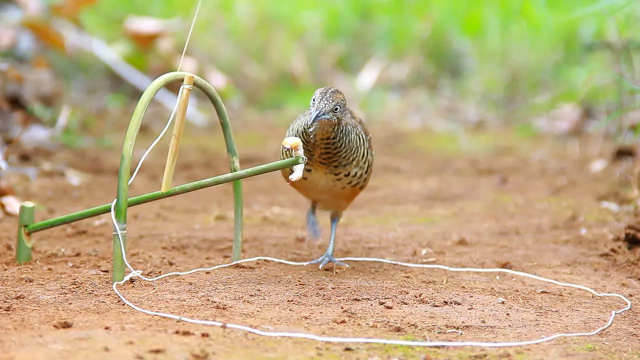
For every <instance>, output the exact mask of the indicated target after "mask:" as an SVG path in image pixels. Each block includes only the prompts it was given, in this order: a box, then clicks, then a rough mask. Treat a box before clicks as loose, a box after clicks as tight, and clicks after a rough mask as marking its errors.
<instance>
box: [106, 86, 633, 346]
mask: <svg viewBox="0 0 640 360" xmlns="http://www.w3.org/2000/svg"><path fill="white" fill-rule="evenodd" d="M180 91H182V87H181V88H180ZM178 98H179V97H178ZM177 106H178V104H177V103H176V106H175V107H174V109H173V111H172V112H171V116H170V117H169V121H168V123H167V126H165V128H164V129H163V131H162V132H161V133H160V135H158V137H157V138H156V140H155V141H154V142H153V143H152V144H151V146H150V147H149V149H147V151H146V152H145V153H144V155H143V156H142V158H141V159H140V162H139V163H138V165H137V167H136V170H135V172H134V173H133V175H132V177H131V179H130V180H129V185H130V184H131V183H132V182H133V180H134V179H135V177H136V175H137V174H138V171H139V170H140V168H141V166H142V163H143V162H144V161H145V160H146V158H147V156H148V155H149V153H150V152H151V150H152V149H153V148H154V147H155V145H156V144H157V143H158V142H159V141H160V139H161V138H162V136H164V134H165V133H166V130H167V129H168V128H169V125H170V124H171V122H172V121H173V117H174V116H175V112H176V109H177ZM116 201H117V199H114V200H113V203H112V204H111V221H112V222H113V226H114V229H115V233H116V234H117V235H118V239H119V241H120V249H121V251H122V258H123V261H124V263H125V265H126V266H127V268H128V269H129V271H130V273H129V274H128V275H127V276H125V277H124V279H123V280H122V281H120V282H116V283H114V284H113V291H114V292H115V293H116V294H117V295H118V297H120V299H121V300H122V301H123V302H124V303H125V304H126V305H128V306H129V307H131V308H133V309H135V310H137V311H139V312H142V313H145V314H148V315H152V316H159V317H164V318H169V319H175V320H179V321H184V322H189V323H194V324H201V325H209V326H217V327H223V328H230V329H237V330H242V331H246V332H250V333H253V334H256V335H261V336H269V337H287V338H300V339H309V340H316V341H322V342H334V343H375V344H387V345H407V346H429V347H433V346H446V347H455V346H480V347H509V346H523V345H533V344H540V343H543V342H547V341H551V340H554V339H557V338H561V337H578V336H591V335H596V334H598V333H600V332H602V331H604V330H605V329H607V328H608V327H610V326H611V324H613V320H614V319H615V317H616V315H617V314H620V313H622V312H624V311H627V310H629V309H631V301H629V299H627V298H626V297H625V296H623V295H620V294H614V293H599V292H597V291H595V290H593V289H591V288H588V287H586V286H583V285H577V284H571V283H567V282H561V281H557V280H553V279H548V278H544V277H542V276H538V275H533V274H528V273H524V272H520V271H514V270H509V269H482V268H454V267H449V266H445V265H437V264H413V263H405V262H400V261H393V260H387V259H379V258H362V257H347V258H340V259H338V260H339V261H361V262H378V263H385V264H392V265H399V266H406V267H411V268H422V269H441V270H446V271H452V272H481V273H506V274H511V275H515V276H522V277H526V278H530V279H534V280H538V281H542V282H547V283H551V284H555V285H558V286H564V287H571V288H575V289H579V290H584V291H587V292H589V293H591V294H592V295H594V296H598V297H616V298H619V299H622V300H623V301H624V302H625V303H626V306H625V307H623V308H621V309H618V310H613V311H611V316H610V317H609V320H608V321H607V323H606V324H605V325H603V326H602V327H600V328H598V329H596V330H593V331H590V332H577V333H559V334H554V335H550V336H545V337H542V338H540V339H533V340H525V341H507V342H482V341H412V340H395V339H382V338H357V337H336V336H320V335H315V334H309V333H298V332H279V331H265V330H260V329H256V328H252V327H249V326H245V325H239V324H233V323H222V322H219V321H212V320H200V319H192V318H189V317H185V316H180V315H175V314H170V313H163V312H158V311H153V310H147V309H144V308H142V307H140V306H137V305H135V304H133V303H132V302H130V301H129V300H127V299H126V298H125V296H124V295H122V293H120V291H119V290H118V285H122V284H124V283H125V282H127V281H129V280H130V279H132V278H140V279H142V280H144V281H148V282H153V281H157V280H160V279H163V278H166V277H170V276H185V275H190V274H193V273H196V272H201V271H213V270H217V269H221V268H226V267H230V266H234V265H238V264H242V263H246V262H253V261H258V260H265V261H272V262H277V263H281V264H285V265H292V266H305V265H309V264H310V262H294V261H288V260H283V259H277V258H271V257H254V258H250V259H244V260H239V261H236V262H232V263H229V264H221V265H216V266H212V267H209V268H198V269H193V270H189V271H181V272H171V273H167V274H163V275H160V276H156V277H152V278H147V277H145V276H143V275H142V272H141V271H139V270H135V269H134V268H133V267H132V266H131V264H129V261H128V260H127V256H126V251H125V249H124V241H123V239H122V231H121V230H120V227H119V226H118V223H117V221H116V218H115V205H116Z"/></svg>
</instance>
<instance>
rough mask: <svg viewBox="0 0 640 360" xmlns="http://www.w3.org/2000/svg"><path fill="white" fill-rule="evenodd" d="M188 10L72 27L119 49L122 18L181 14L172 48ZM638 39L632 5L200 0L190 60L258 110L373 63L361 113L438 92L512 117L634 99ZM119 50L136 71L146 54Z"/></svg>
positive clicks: (532, 0)
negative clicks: (379, 64)
mask: <svg viewBox="0 0 640 360" xmlns="http://www.w3.org/2000/svg"><path fill="white" fill-rule="evenodd" d="M195 3H196V2H195V1H193V0H190V1H185V0H163V1H154V2H150V1H146V0H110V1H99V2H98V3H97V4H96V5H95V6H92V7H90V8H87V10H85V11H84V12H83V14H82V16H81V23H82V25H83V27H84V28H85V29H87V30H88V31H89V32H90V33H92V34H94V35H96V36H99V37H102V38H104V39H106V40H107V41H109V42H111V43H117V42H123V41H127V40H124V39H126V37H125V36H124V35H123V29H122V27H121V24H122V23H123V21H124V20H125V19H126V17H127V16H129V15H148V16H154V17H159V18H182V19H183V20H182V22H181V26H180V28H179V30H176V31H175V32H174V34H173V36H174V39H175V43H176V45H177V47H178V48H179V50H181V46H182V44H183V43H184V40H185V38H186V34H187V30H188V25H189V22H190V19H191V15H192V12H193V9H194V6H195ZM638 34H640V2H638V1H634V0H631V1H629V0H546V1H545V0H473V1H454V0H406V1H394V0H350V1H344V0H324V1H316V0H300V1H281V0H261V1H253V0H215V1H207V0H203V3H202V8H201V11H200V16H199V18H198V22H197V23H196V27H195V31H194V34H193V37H192V43H191V46H190V48H189V51H188V53H189V54H191V55H192V56H194V57H195V58H197V59H198V60H199V62H200V63H201V64H213V65H215V67H216V68H217V69H219V70H220V71H222V72H223V73H224V74H226V75H227V76H228V77H229V78H230V79H231V81H232V86H231V87H230V88H231V89H232V90H229V91H228V93H227V94H226V95H227V96H232V97H238V98H240V99H241V102H242V103H243V104H248V105H249V106H255V107H258V108H261V109H272V108H283V107H284V108H297V109H299V108H300V107H301V106H304V104H306V103H307V102H308V98H309V96H310V93H311V92H312V91H313V90H314V89H315V88H316V87H319V86H325V85H336V86H338V87H340V86H347V87H348V86H350V85H345V84H353V83H354V82H355V78H356V76H357V75H358V73H359V72H360V71H361V70H362V68H363V67H364V66H365V64H367V62H368V61H370V59H372V58H376V59H381V60H382V61H383V62H384V64H385V68H384V70H383V72H382V75H381V76H380V78H379V79H378V82H377V84H376V86H375V87H374V89H372V90H371V91H369V92H367V93H366V94H363V96H362V98H361V99H358V103H359V106H360V107H362V108H363V109H364V110H365V111H367V112H375V111H377V109H380V108H385V107H387V106H391V105H392V104H393V103H394V102H398V101H400V100H406V99H409V98H413V99H414V100H413V101H414V102H415V103H416V106H417V107H418V108H420V106H421V101H422V102H429V101H430V100H424V101H423V99H425V98H426V97H428V96H441V95H443V96H448V97H451V98H452V99H454V102H455V101H458V100H455V99H459V101H460V103H461V104H465V99H468V100H469V101H471V102H472V103H474V104H479V106H480V107H482V108H483V109H484V110H486V111H490V112H492V113H495V114H497V115H498V116H499V117H501V118H503V119H506V120H507V121H516V120H517V119H519V118H526V117H530V116H532V115H533V114H537V113H540V112H542V111H544V110H546V109H550V108H552V107H554V106H555V105H557V104H558V103H561V102H575V103H580V104H583V105H586V106H591V107H600V108H605V109H610V108H612V107H616V106H620V103H621V99H622V98H624V97H627V96H631V97H632V98H633V96H634V95H633V92H634V90H633V89H630V88H629V87H623V86H621V85H620V79H619V78H618V77H617V76H616V73H624V75H625V77H626V78H628V79H630V80H631V81H633V80H634V79H636V78H637V76H636V74H637V71H636V69H635V68H634V65H633V60H634V58H636V57H637V56H636V55H637V54H636V52H637V49H635V47H634V44H639V43H640V39H639V38H638V36H639V35H638ZM129 55H130V57H132V58H133V59H130V61H131V62H132V63H133V64H135V65H136V66H138V67H139V68H141V69H143V70H145V69H146V67H148V66H150V65H149V64H150V63H151V62H152V61H153V56H155V55H154V54H153V53H152V52H151V53H145V52H144V51H140V50H138V51H132V52H131V53H130V54H129ZM169 70H172V69H169V68H167V69H166V71H169ZM236 90H237V91H236ZM356 90H357V89H355V90H354V91H356ZM407 94H414V95H415V94H417V95H415V96H413V97H411V96H408V95H407ZM365 95H366V96H365ZM423 95H424V96H423ZM367 99H369V100H368V101H367ZM633 99H634V98H633ZM390 104H391V105H390ZM628 105H629V104H627V105H626V106H628ZM422 106H424V104H422ZM462 106H464V105H462ZM403 116H404V115H403Z"/></svg>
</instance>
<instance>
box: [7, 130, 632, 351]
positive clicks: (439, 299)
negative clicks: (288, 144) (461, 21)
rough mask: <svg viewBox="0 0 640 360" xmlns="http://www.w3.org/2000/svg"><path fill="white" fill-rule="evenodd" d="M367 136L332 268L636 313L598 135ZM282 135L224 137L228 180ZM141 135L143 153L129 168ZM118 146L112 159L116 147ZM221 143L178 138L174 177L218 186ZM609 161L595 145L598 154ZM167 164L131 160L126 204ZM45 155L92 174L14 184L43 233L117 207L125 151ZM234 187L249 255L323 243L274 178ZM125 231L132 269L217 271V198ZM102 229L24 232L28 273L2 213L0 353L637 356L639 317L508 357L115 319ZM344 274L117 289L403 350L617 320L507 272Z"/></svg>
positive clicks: (482, 286)
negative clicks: (366, 167)
mask: <svg viewBox="0 0 640 360" xmlns="http://www.w3.org/2000/svg"><path fill="white" fill-rule="evenodd" d="M371 130H372V133H373V137H374V147H375V151H376V154H375V156H376V160H375V166H374V174H373V178H372V180H371V183H370V185H369V188H368V189H367V190H366V191H365V192H364V193H363V194H362V195H361V196H360V197H359V198H358V199H357V200H356V202H355V203H354V204H353V205H352V207H351V208H350V209H349V210H348V211H347V212H346V214H345V217H344V220H343V221H342V223H341V224H340V226H339V227H338V237H337V247H336V255H337V256H339V257H346V256H366V257H382V258H389V259H394V260H400V261H406V262H415V263H438V264H445V265H449V266H459V267H462V266H467V267H505V268H511V269H514V270H519V271H525V272H530V273H534V274H537V275H541V276H545V277H550V278H553V279H557V280H561V281H567V282H573V283H579V284H583V285H586V286H589V287H592V288H594V289H596V290H597V291H602V292H618V293H621V294H623V295H625V296H628V297H629V298H630V300H631V301H632V302H635V301H637V299H638V294H640V262H639V259H640V253H639V252H638V249H635V250H629V249H627V247H626V246H625V244H624V243H623V241H622V240H621V237H622V235H623V233H624V227H625V225H626V224H627V223H629V222H630V221H631V220H632V219H633V218H634V215H633V213H632V212H631V211H620V212H613V211H611V210H609V209H606V208H603V207H602V206H601V205H600V201H601V199H602V197H603V196H605V195H606V194H610V193H611V191H614V190H615V189H617V188H619V186H618V185H619V178H618V176H617V174H616V172H617V171H618V170H619V166H618V165H616V166H610V167H608V168H607V169H605V170H604V171H603V172H600V173H597V174H590V173H589V171H588V165H589V163H590V161H592V160H593V159H594V156H593V152H594V150H595V149H596V147H597V146H598V141H596V140H593V139H589V138H582V139H580V141H568V140H565V139H522V138H518V137H516V136H514V135H513V134H512V133H508V132H494V133H477V134H468V135H467V136H465V138H464V139H462V140H461V139H458V138H456V137H453V136H445V135H437V134H431V133H429V132H427V131H406V132H392V133H390V132H389V131H388V130H386V129H381V128H375V127H374V128H373V129H371ZM283 133H284V129H283V128H276V127H272V126H264V127H262V128H261V129H259V131H258V130H256V129H249V128H247V129H236V140H237V142H238V148H239V150H240V154H241V164H242V166H243V167H245V168H246V167H250V166H254V165H258V164H261V163H267V162H270V161H274V160H276V159H277V157H278V153H279V143H280V141H281V139H282V134H283ZM150 140H151V139H149V138H146V136H143V137H142V139H141V140H140V141H139V146H138V149H139V150H138V151H136V154H137V156H138V157H139V156H140V155H141V152H142V151H143V150H144V149H143V146H144V145H146V144H148V143H149V141H150ZM114 141H115V142H116V144H118V146H119V144H120V141H121V140H120V137H119V136H115V135H114ZM221 141H222V140H221V136H220V134H219V131H218V130H212V131H209V132H204V133H203V132H196V131H192V132H190V133H189V134H188V137H187V139H186V141H185V143H186V144H185V146H184V147H183V148H182V149H181V152H180V157H179V165H178V174H177V177H176V181H175V183H176V184H177V183H184V182H188V181H193V180H197V179H201V178H206V177H210V176H213V175H216V174H221V173H224V172H226V170H227V167H228V165H227V164H228V162H227V160H226V155H225V154H224V152H223V145H222V143H221ZM116 147H117V146H116ZM610 150H611V146H607V145H606V144H605V146H604V150H603V154H605V153H608V151H610ZM165 151H166V150H165V148H162V149H158V151H156V152H155V153H154V156H153V157H152V158H151V160H149V162H147V163H145V167H144V168H143V171H142V173H141V175H140V176H139V178H138V179H137V181H136V183H134V184H133V186H132V190H131V192H132V193H133V194H141V193H144V192H148V191H154V190H157V189H159V187H160V179H161V172H162V169H163V162H164V159H165V158H166V155H165V154H166V153H165ZM49 160H51V161H54V162H56V163H62V162H64V163H66V164H68V165H69V166H71V167H73V168H76V169H79V170H81V171H83V172H86V173H87V174H89V178H88V180H87V181H86V182H85V183H84V184H82V185H81V186H79V187H73V186H71V185H69V184H68V183H67V182H66V181H65V180H64V178H62V177H60V176H56V175H43V176H42V177H40V178H39V179H38V180H37V181H36V182H33V183H29V182H26V181H24V182H22V183H20V184H19V185H18V186H17V190H18V192H19V193H20V194H22V195H23V196H22V197H23V198H25V199H29V200H33V201H35V202H36V203H37V204H38V205H39V208H38V212H37V219H39V220H43V219H46V218H50V217H53V216H56V215H62V214H66V213H68V212H71V211H77V210H81V209H84V208H86V207H89V206H95V205H99V204H103V203H107V202H110V201H111V200H112V198H113V197H114V195H115V188H116V175H117V167H118V160H119V149H116V148H114V149H110V150H105V149H92V150H86V149H83V150H61V151H58V152H57V153H55V154H52V155H49ZM243 184H244V191H245V229H244V234H245V235H244V254H243V256H244V257H253V256H273V257H280V258H284V259H288V260H294V261H306V260H311V259H315V258H316V257H317V256H319V255H320V254H321V253H322V252H323V251H324V249H325V246H326V244H327V241H326V235H327V234H328V214H324V213H322V214H321V220H322V226H323V230H324V233H323V235H325V241H323V242H322V243H321V244H319V245H318V246H315V245H313V244H311V243H306V242H305V239H304V234H305V229H304V216H305V212H306V210H307V207H308V203H307V202H306V200H305V199H303V198H301V197H300V196H299V195H298V194H297V193H296V192H295V191H294V190H293V189H291V188H289V186H288V185H287V184H286V183H285V182H284V181H283V179H282V178H281V176H280V174H279V173H271V174H267V175H263V176H260V177H257V178H251V179H247V180H245V181H244V183H243ZM129 220H130V225H129V229H128V231H129V244H128V256H129V259H130V261H131V263H132V265H133V266H134V267H136V268H138V269H140V270H142V271H143V272H144V274H146V275H159V274H162V273H166V272H171V271H178V270H189V269H192V268H196V267H206V266H212V265H216V264H220V263H225V262H229V261H230V253H231V239H232V237H233V209H232V197H231V186H230V185H222V186H218V187H214V188H210V189H205V190H201V191H197V192H194V193H190V194H187V195H183V196H178V197H175V198H171V199H167V200H162V201H159V202H154V203H152V204H147V205H142V206H139V207H135V208H132V209H131V210H130V212H129ZM111 231H112V229H111V225H110V222H109V219H108V217H107V215H103V216H100V217H98V218H93V219H88V220H84V221H82V222H78V223H75V224H71V225H67V226H63V227H59V228H56V229H52V230H48V231H44V232H40V233H37V234H35V235H34V238H35V241H36V246H35V249H34V254H33V255H34V262H32V263H29V264H25V265H22V266H18V265H16V264H15V263H14V260H13V256H14V254H13V253H14V248H15V232H16V219H15V218H7V217H5V218H4V219H2V220H0V262H2V264H3V265H2V270H1V271H2V274H1V275H0V359H88V358H91V359H113V358H119V359H256V358H266V359H312V358H322V359H338V358H339V359H343V358H344V359H439V358H449V359H454V358H462V359H484V358H492V359H493V358H505V359H551V358H558V359H561V358H572V359H601V358H616V359H617V358H620V359H637V358H640V325H639V323H640V322H639V321H638V319H639V315H640V312H638V310H637V307H633V308H632V309H631V310H630V311H628V312H626V313H624V314H622V315H620V316H619V317H618V318H616V320H615V322H614V324H613V326H612V327H611V328H609V329H608V330H606V331H605V332H603V333H602V334H600V335H597V336H593V337H582V338H567V339H558V340H555V341H552V342H550V343H546V344H542V345H536V346H526V347H515V348H505V349H481V348H471V347H465V348H420V347H407V346H382V345H362V344H332V343H320V342H315V341H311V340H291V339H279V338H265V337H259V336H256V335H252V334H248V333H245V332H241V331H237V330H231V329H221V328H217V327H207V326H203V325H194V324H187V323H181V322H177V321H173V320H169V319H164V318H157V317H151V316H148V315H145V314H141V313H139V312H136V311H134V310H133V309H131V308H129V307H127V306H125V305H124V304H123V303H122V302H121V301H120V299H119V298H118V297H117V296H116V295H115V294H114V293H113V291H112V289H111V274H110V268H111V262H110V258H111V252H112V248H111V245H112V243H111ZM350 265H351V267H350V268H348V269H339V270H338V271H337V272H335V273H334V272H333V271H331V270H329V271H326V270H325V271H321V270H318V269H317V268H316V267H315V266H309V267H292V266H286V265H280V264H274V263H268V262H258V263H251V264H247V265H243V266H239V267H233V268H227V269H222V270H218V271H214V272H208V273H198V274H194V275H191V276H188V277H181V278H169V279H167V280H162V281H159V282H156V283H152V284H150V283H143V282H141V281H136V282H133V283H128V284H126V285H124V286H122V287H121V288H122V290H123V293H124V294H125V295H126V296H127V297H128V298H129V299H130V300H131V301H132V302H134V303H135V304H138V305H140V306H142V307H144V308H147V309H153V310H157V311H164V312H171V313H175V314H180V315H184V316H189V317H194V318H200V319H209V320H219V321H223V322H232V323H239V324H246V325H250V326H254V327H257V328H260V329H264V330H283V331H301V332H312V333H316V334H321V335H328V336H358V337H387V338H397V339H413V340H443V341H446V340H450V341H462V340H469V341H472V340H478V341H519V340H527V339H536V338H539V337H542V336H545V335H551V334H553V333H558V332H583V331H584V332H586V331H591V330H593V329H596V328H598V327H600V326H602V325H604V324H605V323H606V321H607V319H608V317H609V315H610V311H611V310H614V309H618V308H621V307H623V306H624V304H623V302H622V301H620V300H616V299H608V298H607V299H602V298H596V297H593V296H591V295H590V294H588V293H586V292H584V291H579V290H571V289H567V288H560V287H557V286H553V285H549V284H545V283H540V282H535V281H532V280H527V279H523V278H517V277H513V276H500V277H496V276H495V274H493V275H491V274H454V273H450V272H445V271H441V270H425V269H408V268H404V267H397V266H392V265H384V264H372V263H356V262H351V263H350ZM634 305H635V304H634ZM635 306H637V305H635Z"/></svg>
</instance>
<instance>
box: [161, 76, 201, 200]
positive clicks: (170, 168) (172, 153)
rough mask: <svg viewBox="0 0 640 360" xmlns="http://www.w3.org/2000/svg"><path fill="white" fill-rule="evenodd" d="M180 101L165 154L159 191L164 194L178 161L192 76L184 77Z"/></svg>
mask: <svg viewBox="0 0 640 360" xmlns="http://www.w3.org/2000/svg"><path fill="white" fill-rule="evenodd" d="M182 85H183V86H184V85H187V86H184V87H183V88H182V93H181V96H180V99H178V109H177V110H176V119H175V123H174V124H173V134H172V135H171V143H170V144H169V153H168V154H167V163H166V164H165V167H164V175H163V176H162V186H161V187H160V191H162V192H166V191H168V190H169V189H171V181H172V180H173V173H174V172H175V170H176V162H177V160H178V149H179V147H180V139H181V138H182V130H184V123H185V119H186V116H187V107H188V106H189V96H190V95H191V88H192V86H193V75H191V74H187V75H185V77H184V81H183V82H182Z"/></svg>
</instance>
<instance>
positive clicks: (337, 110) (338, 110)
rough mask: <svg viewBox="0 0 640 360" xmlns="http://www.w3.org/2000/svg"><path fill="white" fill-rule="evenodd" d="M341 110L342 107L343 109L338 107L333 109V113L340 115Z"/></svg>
mask: <svg viewBox="0 0 640 360" xmlns="http://www.w3.org/2000/svg"><path fill="white" fill-rule="evenodd" d="M340 109H342V107H341V106H340V105H336V106H335V107H334V108H333V112H334V113H339V112H340Z"/></svg>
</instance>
